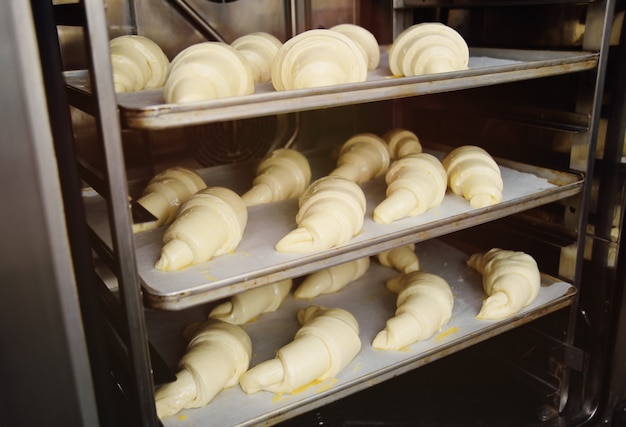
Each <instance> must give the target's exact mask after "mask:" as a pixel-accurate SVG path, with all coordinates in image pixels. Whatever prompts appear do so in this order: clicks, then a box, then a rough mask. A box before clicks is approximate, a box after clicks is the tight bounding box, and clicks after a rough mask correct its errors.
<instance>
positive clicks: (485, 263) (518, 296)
mask: <svg viewBox="0 0 626 427" xmlns="http://www.w3.org/2000/svg"><path fill="white" fill-rule="evenodd" d="M467 265H468V266H470V267H472V268H474V269H475V270H476V271H478V272H479V273H481V274H482V276H483V289H484V291H485V293H486V294H487V298H486V299H485V300H484V301H483V305H482V307H481V309H480V312H479V313H478V315H477V316H476V318H478V319H489V320H498V319H505V318H507V317H510V316H512V315H514V314H516V313H517V312H519V311H520V310H521V309H522V308H524V307H526V306H527V305H529V304H530V303H532V302H533V301H534V300H535V299H536V298H537V295H538V294H539V287H540V286H541V274H540V272H539V267H538V266H537V262H536V261H535V259H534V258H533V257H532V256H530V255H529V254H527V253H524V252H519V251H509V250H504V249H500V248H492V249H490V250H489V251H487V252H485V253H476V254H473V255H472V256H470V258H469V259H468V260H467Z"/></svg>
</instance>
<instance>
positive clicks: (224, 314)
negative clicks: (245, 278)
mask: <svg viewBox="0 0 626 427" xmlns="http://www.w3.org/2000/svg"><path fill="white" fill-rule="evenodd" d="M292 283H293V281H292V280H291V279H285V280H281V281H279V282H276V283H272V284H269V285H264V286H260V287H258V288H254V289H250V290H247V291H243V292H240V293H238V294H236V295H234V296H233V297H232V298H230V300H228V301H226V302H223V303H221V304H219V305H217V306H215V307H214V308H213V309H212V310H211V312H210V313H209V317H210V318H211V319H219V320H223V321H225V322H228V323H232V324H233V325H243V324H244V323H248V322H250V321H251V320H254V319H256V318H257V317H258V316H260V315H261V314H264V313H270V312H273V311H276V310H277V309H278V308H279V307H280V306H281V304H282V303H283V302H284V301H285V298H287V295H289V291H290V290H291V286H292Z"/></svg>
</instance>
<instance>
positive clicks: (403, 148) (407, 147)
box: [383, 128, 422, 160]
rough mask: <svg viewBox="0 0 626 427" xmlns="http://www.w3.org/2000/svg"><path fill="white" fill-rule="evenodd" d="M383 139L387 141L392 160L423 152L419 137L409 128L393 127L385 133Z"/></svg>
mask: <svg viewBox="0 0 626 427" xmlns="http://www.w3.org/2000/svg"><path fill="white" fill-rule="evenodd" d="M383 139H384V140H385V141H386V142H387V147H388V148H389V155H390V156H391V160H396V159H399V158H401V157H404V156H406V155H409V154H419V153H421V152H422V144H421V143H420V141H419V138H418V137H417V135H415V133H413V132H411V131H410V130H408V129H399V128H398V129H392V130H390V131H388V132H386V133H385V134H384V135H383Z"/></svg>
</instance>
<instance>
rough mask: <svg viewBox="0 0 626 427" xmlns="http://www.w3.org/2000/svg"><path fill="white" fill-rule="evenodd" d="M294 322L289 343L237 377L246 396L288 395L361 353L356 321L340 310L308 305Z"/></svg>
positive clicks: (332, 373) (330, 374)
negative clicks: (296, 323)
mask: <svg viewBox="0 0 626 427" xmlns="http://www.w3.org/2000/svg"><path fill="white" fill-rule="evenodd" d="M298 320H299V321H300V324H301V325H302V326H301V327H300V329H299V330H298V332H296V335H295V337H294V339H293V341H291V342H290V343H288V344H287V345H285V346H284V347H282V348H280V349H279V350H278V351H277V352H276V358H274V359H270V360H266V361H265V362H262V363H260V364H258V365H256V366H254V367H252V368H251V369H250V370H249V371H248V372H246V373H245V374H244V375H243V376H242V377H241V380H240V385H241V388H242V389H243V390H244V391H245V392H246V393H256V392H257V391H260V390H266V391H271V392H274V393H290V392H292V391H294V390H296V389H298V388H300V387H302V386H305V385H307V384H309V383H311V382H312V381H315V380H318V381H323V380H326V379H329V378H333V377H334V376H336V375H337V374H338V373H339V372H340V371H341V370H342V369H343V368H345V367H346V366H347V365H348V364H349V363H350V362H351V361H352V360H353V359H354V357H355V356H356V355H357V354H358V353H359V351H360V350H361V340H360V338H359V325H358V323H357V320H356V319H355V318H354V316H353V315H352V314H351V313H350V312H348V311H346V310H344V309H341V308H327V307H321V306H317V305H311V306H309V307H306V308H303V309H301V310H300V311H299V312H298Z"/></svg>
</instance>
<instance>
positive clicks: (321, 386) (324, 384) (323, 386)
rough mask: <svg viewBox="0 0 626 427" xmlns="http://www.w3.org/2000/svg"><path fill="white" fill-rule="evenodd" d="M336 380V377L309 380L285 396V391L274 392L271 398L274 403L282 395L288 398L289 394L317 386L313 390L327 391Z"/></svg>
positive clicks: (278, 400)
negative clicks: (323, 379)
mask: <svg viewBox="0 0 626 427" xmlns="http://www.w3.org/2000/svg"><path fill="white" fill-rule="evenodd" d="M336 382H337V378H332V379H330V380H325V381H319V380H315V381H311V382H310V383H308V384H305V385H303V386H302V387H298V388H297V389H295V390H293V391H292V392H291V393H289V394H287V395H286V396H285V393H276V395H275V396H274V397H273V398H272V402H274V403H277V402H280V401H281V400H282V399H283V396H284V397H285V399H288V398H289V396H295V395H296V394H300V393H303V392H305V391H307V390H309V389H310V388H315V387H317V390H315V392H316V393H321V392H324V391H328V390H330V389H331V388H332V387H333V385H334V384H335V383H336Z"/></svg>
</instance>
